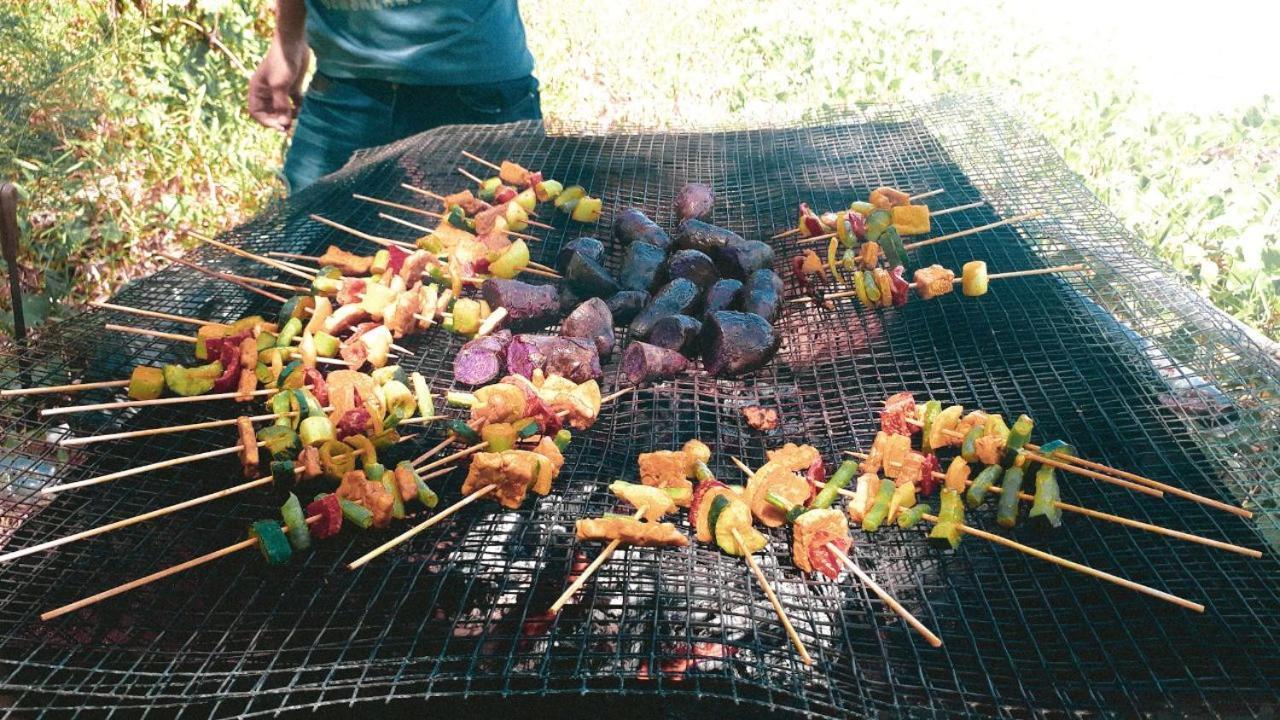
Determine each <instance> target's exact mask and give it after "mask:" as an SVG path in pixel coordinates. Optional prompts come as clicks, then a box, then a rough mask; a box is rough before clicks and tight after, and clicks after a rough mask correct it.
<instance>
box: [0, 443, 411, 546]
mask: <svg viewBox="0 0 1280 720" xmlns="http://www.w3.org/2000/svg"><path fill="white" fill-rule="evenodd" d="M411 437H413V436H411V435H405V436H404V437H401V438H400V440H399V441H398V442H404V441H405V440H408V439H410V438H411ZM363 452H364V451H363V450H361V449H359V448H357V449H355V450H352V451H351V452H350V453H345V454H344V455H342V456H340V457H346V456H347V455H360V454H362V453H363ZM303 469H304V468H303V467H302V466H298V467H296V468H294V469H293V473H294V475H301V474H302V471H303ZM272 482H274V478H273V477H272V476H271V475H267V476H266V477H260V478H258V479H257V480H249V481H248V482H242V483H240V484H239V485H233V486H231V487H229V488H223V489H222V490H217V491H214V492H211V493H209V494H207V495H201V496H200V497H195V498H191V499H190V500H183V501H182V502H180V503H174V504H173V505H168V506H165V507H162V508H157V509H155V510H152V511H150V512H145V513H142V514H141V515H134V516H133V517H128V518H125V519H123V520H117V521H115V522H112V523H107V524H106V525H99V526H98V527H95V528H90V529H88V530H84V531H81V532H78V533H73V534H71V535H67V536H66V537H60V538H57V539H55V540H49V541H48V542H42V543H40V544H38V545H32V546H31V547H27V548H22V549H21V550H15V551H13V552H9V553H5V554H4V555H0V563H6V562H8V561H10V560H16V559H18V558H20V557H26V556H27V555H31V554H33V553H37V552H40V551H41V550H48V549H50V548H55V547H61V546H63V545H66V544H68V543H72V542H75V541H77V540H84V539H85V538H91V537H95V536H97V535H101V534H103V533H106V532H110V531H112V530H118V529H120V528H123V527H129V526H130V525H137V524H138V523H140V522H143V521H145V520H151V519H153V518H158V517H162V516H164V515H169V514H172V513H175V512H178V511H179V510H186V509H187V508H190V507H195V506H196V505H202V504H204V503H207V502H212V501H214V500H219V499H221V498H224V497H227V496H229V495H235V494H236V493H241V492H244V491H246V490H252V489H253V488H256V487H261V486H263V485H270V484H271V483H272Z"/></svg>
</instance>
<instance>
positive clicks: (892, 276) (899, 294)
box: [889, 265, 911, 307]
mask: <svg viewBox="0 0 1280 720" xmlns="http://www.w3.org/2000/svg"><path fill="white" fill-rule="evenodd" d="M905 271H906V270H905V268H903V267H902V266H901V265H895V266H894V268H893V270H890V271H889V288H890V290H891V291H892V292H893V304H894V306H895V307H902V306H903V305H906V304H907V292H908V291H909V290H910V289H911V283H909V282H907V279H906V278H904V277H902V273H904V272H905Z"/></svg>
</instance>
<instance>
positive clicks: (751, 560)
mask: <svg viewBox="0 0 1280 720" xmlns="http://www.w3.org/2000/svg"><path fill="white" fill-rule="evenodd" d="M733 539H734V542H736V543H738V547H739V548H742V549H744V550H745V549H746V547H747V544H746V543H745V542H744V541H743V540H742V533H740V532H738V529H737V528H733ZM742 559H743V560H746V561H747V567H749V568H751V572H752V573H753V574H754V575H755V576H756V581H757V582H759V583H760V588H761V589H762V590H764V594H765V597H767V598H769V603H770V604H771V605H773V611H774V613H776V614H777V615H778V621H779V622H781V623H782V628H783V629H784V630H786V631H787V637H789V638H791V644H792V645H794V646H795V648H796V652H798V653H800V659H801V660H803V661H804V664H805V665H812V664H813V658H812V657H810V656H809V651H808V650H807V649H806V648H805V646H804V642H803V641H801V640H800V635H799V633H797V632H796V629H795V628H794V627H792V625H791V618H789V617H787V611H786V609H784V608H783V607H782V602H781V601H779V600H778V595H777V594H776V593H774V591H773V586H772V585H770V584H769V578H767V577H765V575H764V571H763V570H761V569H760V566H759V565H758V564H756V558H755V556H754V555H752V554H751V553H749V552H747V553H743V555H742Z"/></svg>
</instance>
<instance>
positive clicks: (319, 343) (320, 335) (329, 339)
mask: <svg viewBox="0 0 1280 720" xmlns="http://www.w3.org/2000/svg"><path fill="white" fill-rule="evenodd" d="M312 339H313V340H315V342H316V356H317V357H322V358H333V357H338V350H340V349H341V348H342V341H341V340H339V339H338V338H336V337H334V336H333V335H330V334H329V333H327V332H324V331H323V330H321V331H319V332H317V333H316V334H315V335H313V336H312Z"/></svg>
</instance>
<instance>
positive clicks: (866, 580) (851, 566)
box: [827, 542, 942, 647]
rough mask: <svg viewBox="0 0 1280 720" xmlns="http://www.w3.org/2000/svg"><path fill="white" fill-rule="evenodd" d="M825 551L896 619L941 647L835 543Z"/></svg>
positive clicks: (933, 636) (922, 625)
mask: <svg viewBox="0 0 1280 720" xmlns="http://www.w3.org/2000/svg"><path fill="white" fill-rule="evenodd" d="M827 551H828V552H830V553H831V554H832V555H835V556H836V558H837V559H838V560H840V564H841V565H844V566H845V568H846V569H848V570H849V572H851V573H853V574H854V575H856V576H857V578H858V579H859V580H861V581H862V584H863V585H866V586H867V587H868V588H870V589H871V592H873V593H875V594H876V597H878V598H880V601H881V602H883V603H884V604H885V605H888V606H889V609H891V610H893V611H894V612H895V613H897V615H898V617H900V618H902V619H903V620H905V621H906V622H907V624H908V625H910V626H911V627H912V628H914V629H915V631H916V632H918V633H920V635H922V636H923V637H924V639H925V640H926V641H927V642H928V643H929V644H930V645H932V646H934V647H942V638H940V637H938V636H937V635H936V634H934V632H933V631H932V630H930V629H929V628H928V627H926V626H925V624H924V623H922V622H920V620H919V619H918V618H917V617H916V616H915V615H913V614H912V613H911V611H910V610H908V609H906V608H905V607H903V605H902V603H900V602H898V601H897V600H896V599H895V598H894V597H893V596H892V595H890V594H889V593H888V591H886V590H885V589H884V588H882V587H880V584H879V583H877V582H876V581H875V580H873V579H872V578H871V576H870V575H868V574H867V573H866V572H865V571H864V570H863V569H862V568H860V567H858V564H857V563H855V562H854V561H853V559H852V558H850V557H849V556H848V555H846V554H845V553H844V552H843V551H842V550H841V549H840V548H839V547H836V544H835V543H830V542H829V543H827Z"/></svg>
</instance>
